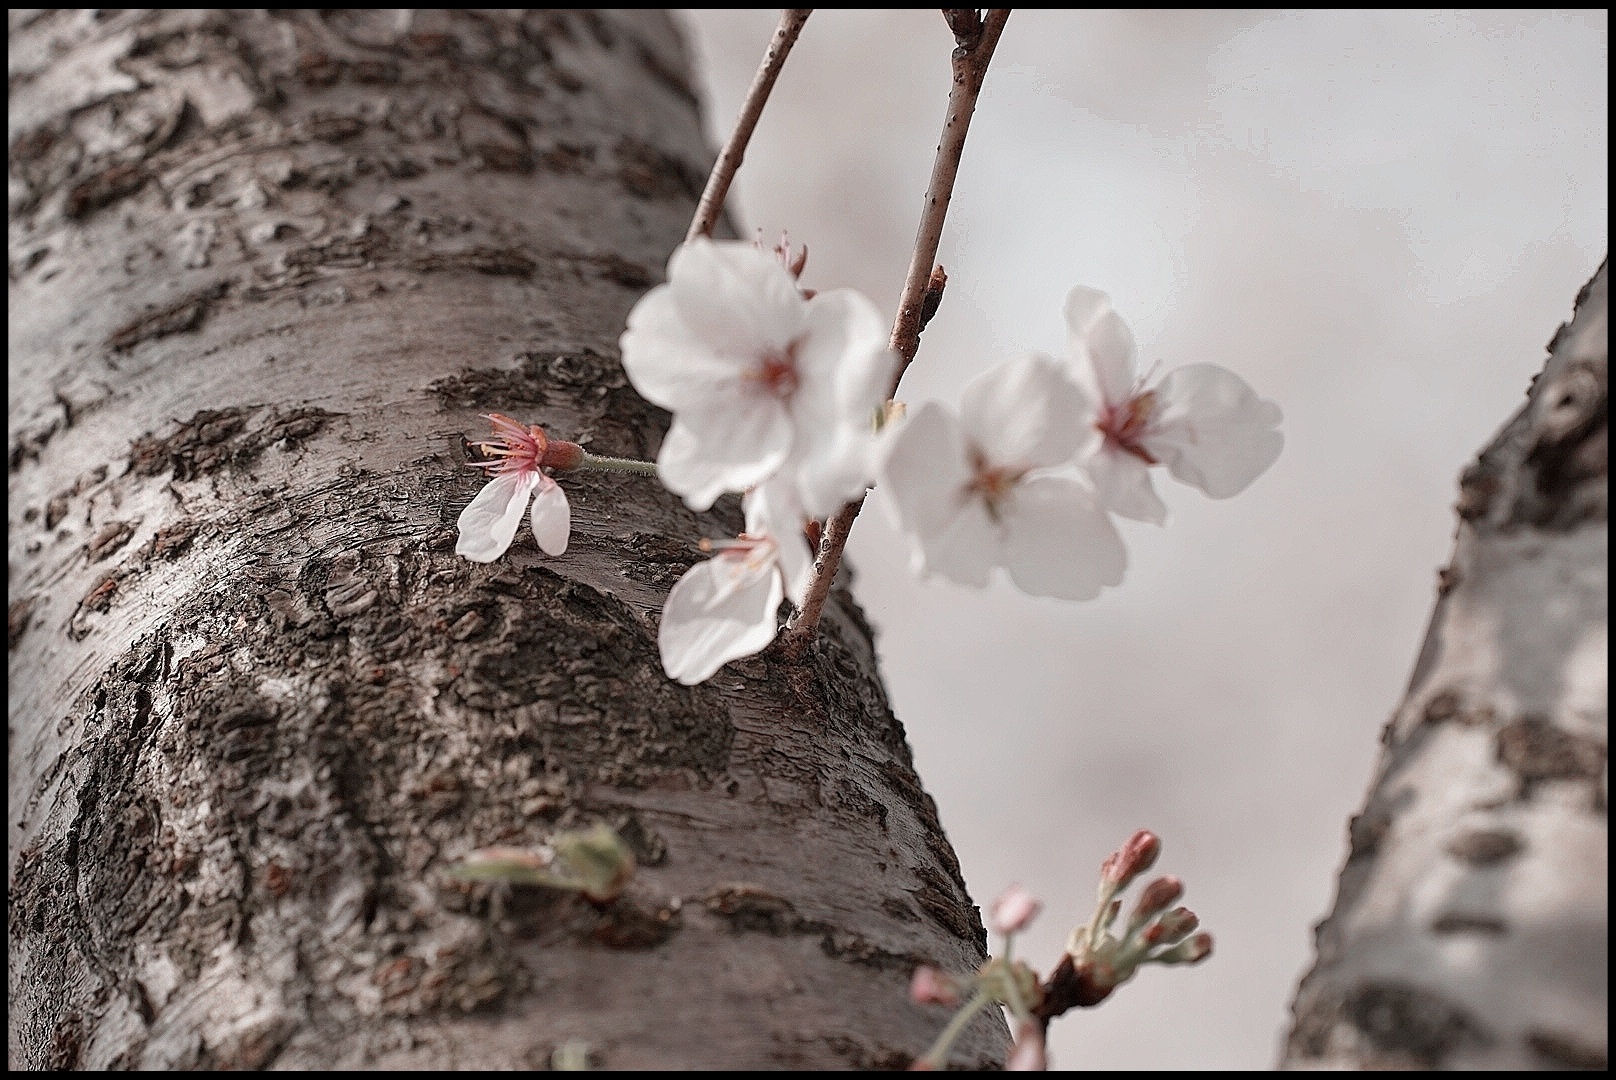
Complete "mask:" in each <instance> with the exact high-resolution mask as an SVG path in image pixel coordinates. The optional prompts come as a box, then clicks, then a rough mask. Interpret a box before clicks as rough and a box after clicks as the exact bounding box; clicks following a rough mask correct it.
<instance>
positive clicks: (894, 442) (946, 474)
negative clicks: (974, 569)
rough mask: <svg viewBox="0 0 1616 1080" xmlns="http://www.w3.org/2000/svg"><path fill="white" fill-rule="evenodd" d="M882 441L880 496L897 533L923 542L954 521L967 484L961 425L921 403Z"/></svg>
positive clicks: (967, 466) (937, 407)
mask: <svg viewBox="0 0 1616 1080" xmlns="http://www.w3.org/2000/svg"><path fill="white" fill-rule="evenodd" d="M887 431H888V433H887V434H884V436H883V443H884V446H883V448H882V454H881V461H880V463H879V464H880V467H879V469H878V470H877V472H878V474H879V476H880V483H879V486H878V488H877V490H879V491H884V492H886V497H885V498H886V502H887V505H888V507H889V508H890V510H891V511H892V514H893V518H894V520H895V522H896V524H897V526H898V528H899V529H901V530H903V531H904V532H906V533H909V534H910V536H911V537H912V538H914V539H916V540H919V541H921V542H924V541H926V540H928V539H930V538H931V537H934V536H937V535H940V534H941V533H942V532H943V531H945V530H946V529H947V528H948V527H949V525H950V524H951V523H952V522H953V520H954V516H955V515H956V514H957V513H959V509H960V506H961V505H962V503H963V502H964V500H965V489H966V486H967V485H968V484H969V483H970V481H971V469H970V463H969V461H968V459H967V446H966V442H965V434H964V432H962V431H961V430H960V427H959V421H957V420H956V419H955V418H954V417H953V415H952V414H951V413H949V411H948V410H947V409H945V408H944V407H943V406H941V405H939V404H937V403H936V402H934V401H927V402H923V403H922V404H920V405H917V406H916V407H914V408H913V409H910V410H909V414H908V416H907V417H905V418H904V419H903V420H900V421H897V422H896V423H895V425H894V426H893V427H890V428H888V429H887Z"/></svg>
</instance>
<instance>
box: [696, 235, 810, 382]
mask: <svg viewBox="0 0 1616 1080" xmlns="http://www.w3.org/2000/svg"><path fill="white" fill-rule="evenodd" d="M668 285H669V286H670V288H671V289H672V290H673V298H674V301H675V303H677V304H678V306H679V316H680V318H681V319H682V320H683V321H684V324H685V325H686V326H687V327H689V328H690V330H691V332H692V333H693V334H695V336H696V337H698V338H700V339H701V340H702V341H704V342H708V343H709V344H710V345H711V346H712V347H713V349H714V350H715V351H716V352H719V353H723V354H729V355H734V356H744V357H754V358H755V357H758V356H760V355H762V354H763V353H765V352H768V351H772V350H780V349H784V348H785V347H786V346H788V345H790V344H791V343H792V342H793V341H795V340H797V338H799V337H801V336H802V332H803V324H804V321H805V319H806V317H807V307H808V304H807V301H805V300H804V299H803V298H802V293H801V292H800V291H798V289H797V281H796V279H795V278H793V277H792V276H791V273H790V271H788V270H787V269H786V268H785V267H784V266H782V265H781V264H780V260H779V259H777V258H775V256H774V253H773V252H769V251H762V250H760V249H758V248H757V247H754V246H753V245H751V244H748V243H744V242H741V241H715V240H709V239H706V238H697V239H695V240H692V241H690V242H688V243H686V244H683V245H681V246H680V247H679V248H678V249H677V250H676V251H674V253H673V256H672V258H670V259H669V260H668Z"/></svg>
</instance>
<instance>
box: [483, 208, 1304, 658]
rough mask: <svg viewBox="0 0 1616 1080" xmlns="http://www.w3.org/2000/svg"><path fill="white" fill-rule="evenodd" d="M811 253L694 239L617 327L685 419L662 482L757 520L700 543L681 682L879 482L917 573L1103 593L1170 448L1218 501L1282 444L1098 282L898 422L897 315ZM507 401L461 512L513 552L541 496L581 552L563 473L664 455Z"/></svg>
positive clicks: (663, 637)
mask: <svg viewBox="0 0 1616 1080" xmlns="http://www.w3.org/2000/svg"><path fill="white" fill-rule="evenodd" d="M804 255H805V252H804V253H799V254H797V255H796V256H795V257H794V256H793V254H792V252H791V249H790V247H789V245H787V244H786V243H785V242H784V241H782V242H781V244H780V245H779V246H778V247H776V248H774V249H773V250H772V251H770V250H765V249H764V248H763V247H762V245H761V244H755V243H745V242H738V241H730V242H725V241H715V240H710V239H705V238H703V239H697V240H692V241H690V242H688V243H686V244H684V245H682V246H681V247H680V248H679V249H678V250H677V251H675V252H674V254H673V257H672V258H671V259H670V260H669V262H668V278H667V282H666V284H663V285H659V286H657V287H656V288H654V289H652V290H651V291H650V292H648V293H646V295H645V296H644V297H642V298H641V300H640V301H639V303H638V304H636V305H635V306H634V309H633V310H632V311H631V312H630V313H629V317H628V328H627V329H626V330H625V331H624V333H623V335H622V339H621V345H622V354H623V368H624V370H625V371H626V372H627V374H628V377H629V380H630V381H631V382H632V383H633V384H634V388H635V389H636V390H638V391H639V393H640V395H641V396H642V397H644V398H645V399H646V400H648V401H650V402H652V403H654V404H656V405H660V406H662V407H663V408H666V409H668V410H670V411H671V412H672V413H673V423H672V426H671V427H670V428H669V430H668V434H667V437H666V438H665V439H664V440H663V443H662V449H661V452H660V454H659V455H658V457H657V461H656V472H657V475H658V476H659V477H660V478H661V480H662V482H663V484H664V485H666V486H667V488H668V489H669V490H670V491H672V492H674V493H675V494H677V495H680V496H682V497H683V498H684V500H685V502H686V503H687V504H689V506H690V507H691V508H692V509H694V510H706V509H708V508H710V507H711V506H712V505H713V502H714V501H715V500H716V499H718V497H719V496H721V495H723V494H725V493H739V494H741V495H742V504H741V505H742V508H743V510H744V512H745V515H746V524H745V531H744V532H743V533H741V534H740V536H739V537H737V538H735V539H733V540H723V541H718V542H716V543H714V542H710V541H704V542H703V545H702V546H703V549H704V550H708V551H711V552H713V557H712V558H711V559H709V560H707V561H705V562H703V563H700V564H698V565H696V566H694V567H692V568H691V569H690V570H689V571H688V572H686V573H685V575H684V576H683V577H682V578H680V579H679V581H678V583H677V584H675V585H674V587H673V589H672V591H671V592H670V593H669V594H668V599H667V602H666V604H665V605H664V607H663V610H662V622H661V627H660V630H659V632H658V645H659V649H660V652H661V655H662V664H663V667H664V669H665V670H666V671H667V673H668V675H669V676H670V677H671V678H674V679H677V680H678V681H679V682H681V683H685V684H687V685H689V684H694V683H698V682H702V681H704V680H705V679H707V678H709V677H711V676H712V675H713V673H714V672H716V671H717V670H718V669H719V668H720V667H722V666H723V665H724V664H726V663H728V662H729V661H731V660H735V659H738V658H740V657H743V656H751V655H753V654H754V653H757V652H759V651H761V650H762V649H763V648H764V647H765V646H767V645H768V644H769V642H771V641H773V640H774V636H775V633H776V631H777V628H778V615H779V608H780V602H781V601H782V600H783V599H787V598H789V599H790V600H791V601H792V603H793V605H795V606H796V607H798V608H801V606H802V604H803V600H804V597H805V595H806V593H807V591H808V589H809V585H810V582H811V580H812V577H813V564H814V556H813V552H812V551H811V550H810V547H809V542H808V530H809V529H810V528H811V527H813V523H817V522H820V521H823V520H824V519H826V518H828V517H830V516H831V515H832V514H834V513H835V512H836V511H837V510H838V509H840V508H841V507H842V506H843V505H844V504H845V503H847V502H850V501H852V500H855V499H858V498H860V497H862V496H863V495H864V493H865V491H866V490H867V489H868V488H869V487H870V486H871V485H872V484H875V485H876V486H877V488H878V489H879V490H881V491H884V492H886V501H887V503H888V506H889V508H890V509H891V511H892V513H893V516H894V518H895V520H896V522H897V523H898V526H899V528H900V529H901V530H902V531H903V532H904V533H905V534H906V535H907V536H908V538H909V540H910V543H911V545H912V547H913V565H914V567H915V569H916V571H917V572H918V573H920V574H923V575H924V574H930V573H935V574H939V575H941V576H943V577H945V578H948V579H950V580H953V581H957V582H961V583H963V584H967V585H977V586H981V585H985V584H987V582H988V580H989V578H990V577H991V575H992V571H993V569H994V568H995V567H1002V568H1003V569H1004V570H1005V571H1006V572H1007V573H1008V574H1009V576H1010V579H1011V580H1012V581H1014V582H1015V583H1016V585H1017V586H1018V587H1019V588H1021V589H1022V590H1023V591H1025V592H1028V593H1031V594H1033V595H1035V596H1054V597H1060V598H1063V599H1068V600H1089V599H1092V598H1094V597H1095V596H1097V595H1098V594H1099V592H1100V589H1101V588H1103V587H1105V586H1107V585H1116V584H1118V583H1120V582H1121V581H1122V575H1123V571H1124V570H1125V569H1126V567H1127V552H1126V551H1125V549H1124V547H1123V544H1122V538H1121V536H1120V535H1118V533H1117V529H1116V526H1115V525H1114V524H1113V523H1112V520H1111V515H1112V514H1118V515H1121V516H1124V517H1130V518H1135V519H1138V520H1142V521H1148V522H1153V523H1155V524H1158V525H1159V524H1161V523H1162V522H1163V521H1165V520H1166V507H1165V506H1164V505H1163V504H1162V501H1161V499H1160V497H1158V496H1157V494H1156V490H1155V488H1154V486H1153V484H1152V481H1151V476H1150V469H1151V467H1152V466H1155V465H1164V466H1166V468H1167V471H1168V472H1169V473H1171V474H1172V475H1173V476H1174V477H1175V478H1177V479H1178V480H1181V481H1183V482H1185V483H1187V484H1191V485H1193V486H1195V487H1198V488H1200V489H1201V490H1202V491H1204V492H1205V493H1206V494H1208V495H1210V496H1212V497H1213V498H1218V499H1221V498H1227V497H1228V496H1230V495H1234V494H1236V493H1238V492H1240V491H1242V490H1244V489H1245V488H1246V487H1247V486H1248V485H1249V484H1250V483H1251V482H1252V481H1253V480H1255V479H1256V478H1257V477H1258V476H1259V475H1260V474H1261V473H1262V472H1263V471H1264V470H1265V469H1267V468H1268V466H1269V465H1271V464H1273V462H1274V459H1275V458H1277V457H1278V456H1279V452H1280V448H1281V447H1282V446H1283V444H1284V438H1283V436H1281V435H1280V433H1279V431H1278V430H1277V426H1278V424H1279V421H1280V413H1279V408H1278V407H1277V406H1276V405H1274V404H1273V403H1272V402H1270V401H1265V400H1263V399H1262V398H1259V397H1258V396H1257V395H1256V393H1255V392H1253V391H1252V389H1251V387H1250V386H1248V385H1246V383H1245V381H1244V380H1242V379H1241V378H1240V377H1239V376H1237V375H1235V374H1234V373H1232V372H1230V371H1227V370H1225V369H1223V368H1221V367H1218V366H1216V365H1213V364H1191V365H1188V366H1186V367H1182V368H1179V369H1177V370H1176V371H1173V372H1171V373H1169V374H1168V375H1167V376H1166V377H1165V378H1163V379H1162V380H1160V381H1159V382H1157V383H1155V384H1150V383H1149V382H1148V380H1147V379H1146V378H1143V377H1141V376H1140V375H1139V374H1138V372H1137V369H1136V364H1135V348H1134V342H1133V335H1132V334H1131V333H1130V332H1129V330H1128V327H1127V325H1126V324H1125V323H1123V321H1122V319H1121V317H1120V316H1118V315H1117V313H1116V312H1115V311H1114V310H1113V309H1112V307H1111V302H1110V299H1109V298H1108V297H1107V296H1106V295H1105V294H1104V293H1102V292H1098V291H1096V290H1093V289H1086V288H1081V287H1079V288H1076V289H1073V290H1072V292H1071V294H1070V295H1069V296H1068V297H1067V300H1066V323H1067V332H1068V351H1069V354H1070V355H1069V356H1068V357H1066V358H1065V359H1064V360H1057V359H1053V358H1050V357H1047V356H1028V357H1023V358H1020V359H1015V360H1010V361H1007V362H1005V363H1001V364H999V365H998V366H996V367H994V368H992V369H991V370H989V371H987V372H984V373H983V374H982V375H981V376H979V377H978V378H977V379H975V380H974V381H973V382H972V383H971V384H970V385H969V386H967V387H966V388H965V391H964V394H963V396H962V400H961V404H960V409H959V411H958V412H957V413H956V412H955V411H953V410H951V409H948V408H947V407H945V406H943V405H940V404H937V403H935V402H926V403H924V404H921V405H919V406H917V407H915V408H912V409H909V410H908V411H907V415H901V414H900V415H898V416H897V418H896V419H893V420H891V421H889V422H886V423H885V424H883V423H882V420H883V419H884V418H885V417H887V416H888V415H889V414H888V410H886V408H885V406H886V398H887V395H888V393H889V391H890V388H891V384H892V379H893V375H894V372H895V369H896V364H897V357H896V356H895V354H894V353H893V352H892V351H891V350H890V349H889V348H888V345H887V337H886V332H885V329H884V322H883V320H882V318H881V316H880V313H879V312H878V311H877V310H876V308H875V306H874V305H873V304H872V303H870V301H869V300H867V299H865V298H864V297H863V296H861V295H860V294H858V293H857V292H854V291H853V290H851V289H836V290H832V291H828V292H819V293H815V292H812V291H810V290H804V289H802V288H801V287H800V286H799V285H798V282H797V278H798V275H800V273H801V272H802V267H803V262H804ZM490 419H492V420H493V422H494V426H495V434H496V436H497V437H498V438H499V440H500V442H499V443H484V444H482V447H483V449H484V451H485V452H486V453H488V454H489V455H490V456H491V458H492V460H490V461H486V462H481V463H479V464H481V465H482V466H483V467H485V468H489V469H491V470H492V471H493V473H494V476H493V479H492V480H491V481H490V482H489V484H488V486H487V487H485V488H484V489H483V491H482V493H480V494H479V495H478V496H477V497H476V498H475V499H474V500H473V501H472V503H471V505H470V506H468V507H466V510H465V512H464V513H463V514H462V515H461V517H460V542H459V544H458V545H457V546H456V549H455V550H456V551H457V552H459V553H460V554H462V555H464V556H466V557H467V558H471V559H475V560H477V561H480V562H488V561H491V560H493V559H495V558H498V557H499V555H501V554H502V553H503V552H504V551H505V550H506V548H508V547H509V546H510V544H511V541H512V539H513V538H514V536H515V534H516V531H517V527H518V525H519V524H520V522H521V519H522V515H523V512H524V510H525V509H526V508H527V506H528V502H529V499H532V501H533V512H532V521H533V531H534V534H535V536H536V538H537V539H538V541H539V546H540V547H541V548H542V549H543V550H544V551H545V552H546V553H547V554H550V555H558V554H560V553H561V552H562V551H564V550H565V548H566V544H567V533H568V518H569V514H568V508H567V501H566V496H565V495H564V494H562V492H561V489H560V488H559V487H558V486H557V485H556V483H555V481H554V480H553V479H552V478H551V477H550V476H549V475H548V474H547V473H546V472H545V471H544V470H546V469H563V470H564V469H570V468H575V467H603V468H604V467H629V468H639V469H646V468H649V465H648V464H644V463H634V462H623V461H618V460H617V459H608V458H596V457H593V456H592V455H589V454H587V453H585V452H584V451H583V450H582V449H581V448H580V447H578V446H576V445H574V444H572V443H563V442H560V441H558V440H548V439H547V438H546V437H545V435H544V433H543V431H542V430H541V429H540V428H538V427H523V426H522V425H520V424H518V423H516V422H515V421H514V420H510V419H509V418H507V417H503V416H499V415H497V414H496V415H494V416H492V417H490Z"/></svg>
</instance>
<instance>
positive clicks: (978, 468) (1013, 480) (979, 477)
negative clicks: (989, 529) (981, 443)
mask: <svg viewBox="0 0 1616 1080" xmlns="http://www.w3.org/2000/svg"><path fill="white" fill-rule="evenodd" d="M971 469H972V475H971V482H970V483H968V484H966V485H965V490H966V492H967V493H968V494H971V495H975V496H977V497H978V498H980V499H981V500H982V502H983V503H984V504H985V505H986V506H987V511H988V516H989V517H990V518H992V519H993V520H994V521H998V520H999V503H1000V502H1002V501H1003V500H1004V497H1005V496H1006V495H1009V494H1010V491H1011V489H1012V488H1014V487H1015V486H1016V485H1017V484H1018V483H1020V482H1021V478H1022V477H1023V476H1025V475H1026V474H1027V470H1026V469H1007V468H1004V467H1003V466H999V465H993V464H991V463H989V461H988V459H987V458H986V457H985V456H984V455H983V454H982V452H981V451H980V450H976V449H974V448H973V449H972V450H971Z"/></svg>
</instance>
